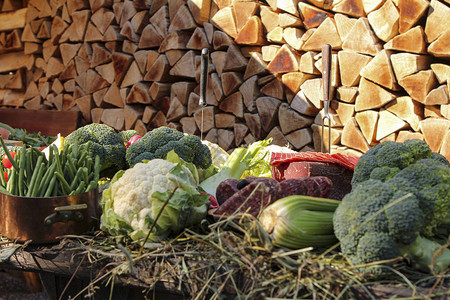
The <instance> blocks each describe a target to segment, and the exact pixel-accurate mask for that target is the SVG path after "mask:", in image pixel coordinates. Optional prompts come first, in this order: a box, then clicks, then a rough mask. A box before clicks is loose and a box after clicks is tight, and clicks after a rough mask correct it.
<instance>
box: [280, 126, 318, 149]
mask: <svg viewBox="0 0 450 300" xmlns="http://www.w3.org/2000/svg"><path fill="white" fill-rule="evenodd" d="M286 140H287V141H288V142H289V143H290V144H291V145H292V147H293V148H294V149H301V148H303V147H305V146H306V145H308V144H310V143H312V142H313V134H312V130H311V129H310V128H302V129H299V130H296V131H294V132H291V133H289V134H287V135H286Z"/></svg>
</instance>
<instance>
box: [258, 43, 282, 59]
mask: <svg viewBox="0 0 450 300" xmlns="http://www.w3.org/2000/svg"><path fill="white" fill-rule="evenodd" d="M280 48H281V46H279V45H267V46H262V47H261V54H262V58H263V60H264V61H266V62H271V61H272V60H273V59H274V58H275V56H276V55H277V53H278V51H279V50H280Z"/></svg>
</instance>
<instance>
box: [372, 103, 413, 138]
mask: <svg viewBox="0 0 450 300" xmlns="http://www.w3.org/2000/svg"><path fill="white" fill-rule="evenodd" d="M407 126H408V125H407V123H406V122H405V121H403V120H402V119H400V118H399V117H397V116H396V115H394V114H393V113H391V112H389V111H388V110H386V109H383V108H382V109H380V117H379V120H378V127H377V134H376V139H377V141H380V140H382V139H384V138H386V137H387V136H389V135H391V134H393V133H395V132H397V131H399V130H401V129H405V128H406V127H407Z"/></svg>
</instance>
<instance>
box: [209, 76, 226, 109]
mask: <svg viewBox="0 0 450 300" xmlns="http://www.w3.org/2000/svg"><path fill="white" fill-rule="evenodd" d="M209 87H210V88H211V90H212V92H213V94H214V98H215V99H216V100H217V101H219V102H220V101H221V100H222V98H223V97H224V95H223V89H222V81H221V80H220V77H219V75H218V74H217V73H212V74H211V76H210V79H209V80H208V88H209ZM208 92H209V91H208V89H207V94H208ZM206 102H207V103H208V98H207V101H206Z"/></svg>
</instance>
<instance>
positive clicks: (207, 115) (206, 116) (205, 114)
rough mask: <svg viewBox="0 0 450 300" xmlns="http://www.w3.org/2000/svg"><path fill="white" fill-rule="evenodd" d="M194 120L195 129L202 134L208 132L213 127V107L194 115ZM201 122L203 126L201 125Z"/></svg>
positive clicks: (203, 109) (207, 107)
mask: <svg viewBox="0 0 450 300" xmlns="http://www.w3.org/2000/svg"><path fill="white" fill-rule="evenodd" d="M194 120H195V124H197V127H198V128H199V129H200V131H202V132H208V131H209V130H211V129H212V128H214V127H215V120H214V107H213V106H206V107H203V108H201V109H199V110H197V111H196V112H195V113H194ZM202 121H203V124H202Z"/></svg>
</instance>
